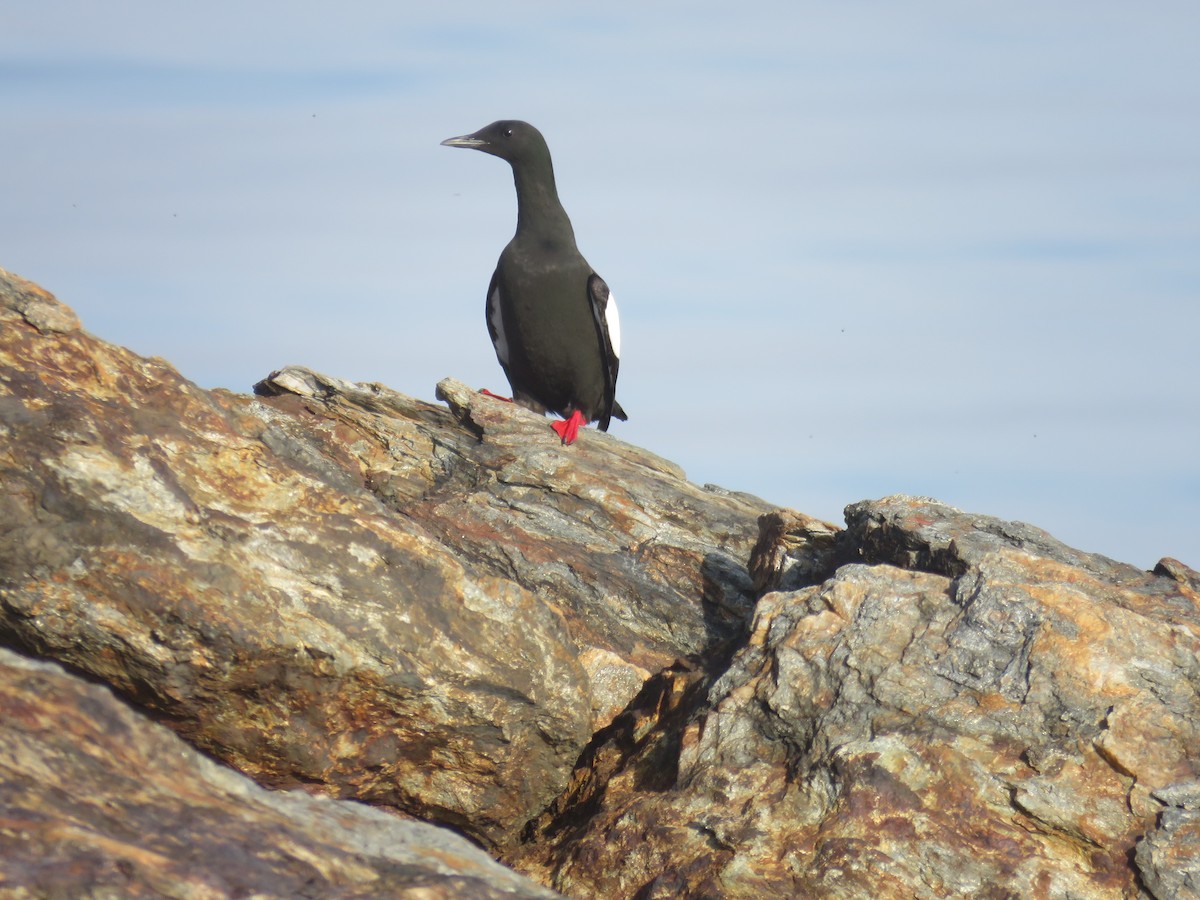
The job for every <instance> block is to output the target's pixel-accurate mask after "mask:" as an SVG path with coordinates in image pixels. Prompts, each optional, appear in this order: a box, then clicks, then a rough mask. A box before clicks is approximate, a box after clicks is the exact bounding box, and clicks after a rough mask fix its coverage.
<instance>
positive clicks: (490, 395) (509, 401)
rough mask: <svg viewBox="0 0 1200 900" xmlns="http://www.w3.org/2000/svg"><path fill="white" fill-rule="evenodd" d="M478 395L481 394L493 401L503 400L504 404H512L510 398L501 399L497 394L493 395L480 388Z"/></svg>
mask: <svg viewBox="0 0 1200 900" xmlns="http://www.w3.org/2000/svg"><path fill="white" fill-rule="evenodd" d="M479 393H481V394H483V396H485V397H491V398H492V399H493V400H503V401H504V402H505V403H512V398H511V397H501V396H500V395H499V394H493V393H492V392H491V391H489V390H488V389H487V388H480V389H479Z"/></svg>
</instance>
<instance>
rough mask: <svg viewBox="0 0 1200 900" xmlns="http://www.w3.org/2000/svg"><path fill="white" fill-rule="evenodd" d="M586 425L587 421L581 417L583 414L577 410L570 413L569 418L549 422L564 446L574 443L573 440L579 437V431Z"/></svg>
mask: <svg viewBox="0 0 1200 900" xmlns="http://www.w3.org/2000/svg"><path fill="white" fill-rule="evenodd" d="M586 424H587V419H585V418H584V417H583V413H581V412H580V411H579V410H575V412H573V413H571V418H569V419H563V420H562V421H561V422H551V423H550V427H551V428H553V429H554V430H555V431H557V432H558V436H559V437H560V438H562V442H563V443H564V444H573V443H575V438H577V437H579V429H580V428H581V427H582V426H584V425H586Z"/></svg>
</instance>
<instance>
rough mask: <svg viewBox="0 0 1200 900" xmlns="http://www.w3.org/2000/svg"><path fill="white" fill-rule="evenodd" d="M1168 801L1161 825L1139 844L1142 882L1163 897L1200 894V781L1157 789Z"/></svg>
mask: <svg viewBox="0 0 1200 900" xmlns="http://www.w3.org/2000/svg"><path fill="white" fill-rule="evenodd" d="M1154 797H1155V799H1157V800H1160V801H1162V802H1163V803H1165V804H1167V808H1166V809H1164V810H1163V811H1162V814H1161V816H1160V817H1159V821H1158V825H1157V827H1156V828H1155V829H1154V830H1153V831H1151V832H1150V833H1149V834H1148V835H1147V836H1146V837H1145V839H1144V840H1142V841H1141V842H1140V843H1139V844H1138V845H1137V853H1136V857H1135V859H1136V861H1137V867H1138V870H1139V872H1140V873H1141V876H1142V882H1143V883H1144V884H1145V886H1146V888H1147V890H1149V892H1150V893H1151V895H1152V896H1154V897H1157V898H1160V900H1194V898H1196V897H1200V781H1187V782H1181V783H1179V784H1173V785H1170V786H1168V787H1165V788H1161V789H1159V790H1157V791H1155V792H1154Z"/></svg>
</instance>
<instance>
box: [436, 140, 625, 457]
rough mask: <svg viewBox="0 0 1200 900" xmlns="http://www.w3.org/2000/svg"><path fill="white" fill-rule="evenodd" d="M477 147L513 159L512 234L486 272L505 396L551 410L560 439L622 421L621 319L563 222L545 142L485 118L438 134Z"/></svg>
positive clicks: (452, 143)
mask: <svg viewBox="0 0 1200 900" xmlns="http://www.w3.org/2000/svg"><path fill="white" fill-rule="evenodd" d="M442 144H444V145H445V146H448V147H466V148H469V149H472V150H482V151H483V152H484V153H490V154H492V155H493V156H498V157H500V158H501V159H503V160H506V161H507V162H508V163H509V165H511V166H512V170H513V180H514V181H515V182H516V186H517V232H516V234H515V235H513V238H512V240H511V241H509V242H508V246H507V247H505V248H504V252H503V253H501V254H500V262H499V263H498V264H497V266H496V271H495V273H494V274H493V275H492V282H491V284H490V285H489V286H488V293H487V307H486V313H487V325H488V333H489V334H490V335H491V338H492V344H493V345H494V346H495V348H496V358H497V359H498V360H499V361H500V365H501V366H502V367H503V368H504V374H505V375H507V376H508V383H509V384H510V385H511V386H512V391H513V400H514V401H516V402H517V403H520V404H521V405H522V406H526V407H528V408H529V409H532V410H535V411H536V412H546V411H547V410H548V411H550V412H554V413H558V414H559V415H560V416H562V417H563V418H564V419H566V420H567V421H566V422H556V423H555V430H556V431H558V432H559V434H561V435H562V437H563V441H564V443H568V444H569V443H571V441H573V440H574V439H575V432H576V431H577V430H578V427H579V425H581V424H586V423H587V422H598V423H599V428H600V430H601V431H606V430H608V425H609V422H610V420H611V419H612V418H613V417H615V418H618V419H625V418H626V416H625V411H624V410H623V409H621V405H620V404H619V403H617V401H616V390H617V370H618V368H619V366H620V359H619V356H620V344H621V335H620V322H619V319H618V317H617V304H616V301H614V300H613V298H612V294H611V293H610V292H609V290H608V285H606V284H605V283H604V279H602V278H601V277H600V276H599V275H597V274H596V273H595V272H594V271H593V270H592V267H591V266H590V265H588V262H587V260H586V259H584V258H583V255H582V254H581V253H580V252H579V249H578V248H577V247H576V246H575V232H574V230H573V229H572V228H571V220H570V219H568V218H567V213H566V211H565V210H564V209H563V208H562V204H561V203H560V202H559V199H558V191H557V190H556V188H555V185H554V168H553V166H552V165H551V162H550V149H549V148H548V147H547V146H546V141H545V139H544V138H543V137H542V135H541V132H539V131H538V130H537V129H536V128H534V127H533V126H532V125H530V124H529V123H527V122H519V121H515V120H504V121H500V122H493V123H492V124H491V125H488V126H487V127H486V128H482V129H480V130H479V131H476V132H475V133H474V134H467V135H463V136H462V137H454V138H449V139H447V140H445V141H442Z"/></svg>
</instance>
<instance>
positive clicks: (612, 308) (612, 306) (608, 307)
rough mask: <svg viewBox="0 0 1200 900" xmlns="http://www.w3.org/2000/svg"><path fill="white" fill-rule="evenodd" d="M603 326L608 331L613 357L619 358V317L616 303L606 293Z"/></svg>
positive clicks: (609, 293) (610, 294) (610, 293)
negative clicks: (606, 299) (606, 300)
mask: <svg viewBox="0 0 1200 900" xmlns="http://www.w3.org/2000/svg"><path fill="white" fill-rule="evenodd" d="M604 325H605V327H606V328H607V329H608V342H609V343H610V344H612V352H613V356H615V357H616V358H617V359H620V358H621V317H620V316H619V315H618V314H617V301H616V299H614V297H613V295H612V291H609V292H608V302H607V303H606V304H604Z"/></svg>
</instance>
